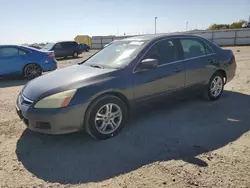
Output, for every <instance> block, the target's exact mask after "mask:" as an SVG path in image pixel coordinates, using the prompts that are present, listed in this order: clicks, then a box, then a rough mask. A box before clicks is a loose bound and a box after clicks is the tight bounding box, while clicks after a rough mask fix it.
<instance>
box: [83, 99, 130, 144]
mask: <svg viewBox="0 0 250 188" xmlns="http://www.w3.org/2000/svg"><path fill="white" fill-rule="evenodd" d="M126 120H127V107H126V105H125V104H124V102H123V101H122V100H121V99H119V98H118V97H116V96H112V95H105V96H103V97H101V98H99V99H97V100H96V101H95V102H94V103H93V104H92V105H91V106H90V107H89V109H88V110H87V112H86V116H85V128H86V130H87V132H88V133H89V134H90V135H91V136H92V137H94V138H96V139H99V140H104V139H108V138H110V137H113V136H115V135H116V134H117V133H118V132H119V131H120V130H121V129H122V127H123V126H124V124H125V122H126Z"/></svg>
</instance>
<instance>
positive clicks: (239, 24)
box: [230, 20, 247, 29]
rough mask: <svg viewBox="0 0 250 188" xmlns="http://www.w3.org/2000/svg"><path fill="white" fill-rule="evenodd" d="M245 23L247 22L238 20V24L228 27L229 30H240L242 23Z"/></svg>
mask: <svg viewBox="0 0 250 188" xmlns="http://www.w3.org/2000/svg"><path fill="white" fill-rule="evenodd" d="M246 22H247V21H245V20H240V21H238V22H233V23H232V24H231V25H230V29H237V28H241V27H242V25H243V24H244V23H246Z"/></svg>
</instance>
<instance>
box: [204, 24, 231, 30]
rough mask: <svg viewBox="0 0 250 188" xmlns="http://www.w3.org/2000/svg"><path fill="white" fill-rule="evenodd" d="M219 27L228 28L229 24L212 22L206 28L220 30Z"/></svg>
mask: <svg viewBox="0 0 250 188" xmlns="http://www.w3.org/2000/svg"><path fill="white" fill-rule="evenodd" d="M220 29H229V25H228V24H213V25H211V26H210V27H209V28H208V30H220Z"/></svg>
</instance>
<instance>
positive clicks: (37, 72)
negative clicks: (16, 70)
mask: <svg viewBox="0 0 250 188" xmlns="http://www.w3.org/2000/svg"><path fill="white" fill-rule="evenodd" d="M23 74H24V76H25V77H26V78H28V79H34V78H36V77H38V76H41V75H42V69H41V67H40V66H39V65H37V64H28V65H26V66H25V68H24V71H23Z"/></svg>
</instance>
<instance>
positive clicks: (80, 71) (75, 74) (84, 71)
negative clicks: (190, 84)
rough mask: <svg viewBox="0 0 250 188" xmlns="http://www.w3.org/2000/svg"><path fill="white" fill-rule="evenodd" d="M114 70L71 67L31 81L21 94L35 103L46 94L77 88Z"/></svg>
mask: <svg viewBox="0 0 250 188" xmlns="http://www.w3.org/2000/svg"><path fill="white" fill-rule="evenodd" d="M114 70H115V69H99V68H94V67H89V66H85V65H72V66H70V67H67V68H63V69H60V70H56V71H54V72H51V73H48V74H45V75H43V76H40V77H38V78H36V79H34V80H31V81H30V82H28V83H27V84H26V85H25V87H24V88H23V91H22V94H23V95H24V96H25V97H27V98H28V99H30V100H32V101H35V100H38V99H40V98H42V96H44V95H46V94H47V95H48V94H50V93H51V94H52V93H57V92H61V91H65V90H69V89H74V88H78V87H77V85H78V86H79V83H80V85H84V82H85V81H86V80H87V79H89V78H93V77H97V76H100V75H102V74H106V73H109V72H112V71H114Z"/></svg>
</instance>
